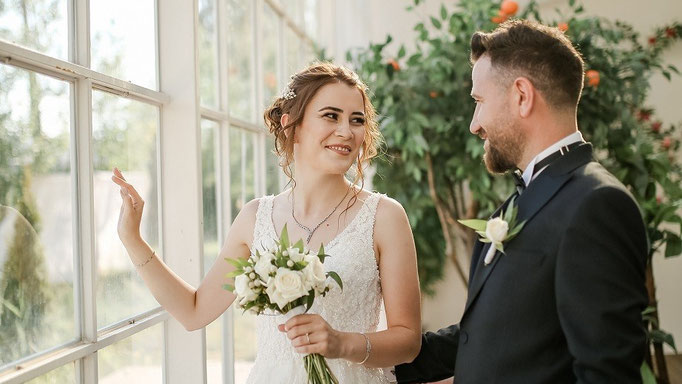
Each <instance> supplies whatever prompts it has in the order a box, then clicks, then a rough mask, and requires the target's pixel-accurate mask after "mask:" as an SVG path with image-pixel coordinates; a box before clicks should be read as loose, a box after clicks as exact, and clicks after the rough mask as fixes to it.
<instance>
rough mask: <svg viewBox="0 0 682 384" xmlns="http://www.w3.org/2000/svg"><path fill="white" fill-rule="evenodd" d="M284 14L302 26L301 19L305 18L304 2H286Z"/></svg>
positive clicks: (287, 0) (295, 0)
mask: <svg viewBox="0 0 682 384" xmlns="http://www.w3.org/2000/svg"><path fill="white" fill-rule="evenodd" d="M283 3H284V4H285V6H284V12H286V13H287V15H288V16H289V17H290V18H291V20H293V21H294V23H296V25H298V26H299V27H300V26H301V19H302V16H303V9H302V8H303V0H284V1H283Z"/></svg>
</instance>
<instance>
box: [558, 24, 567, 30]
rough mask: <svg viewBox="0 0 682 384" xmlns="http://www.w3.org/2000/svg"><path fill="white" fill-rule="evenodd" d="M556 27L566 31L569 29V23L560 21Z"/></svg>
mask: <svg viewBox="0 0 682 384" xmlns="http://www.w3.org/2000/svg"><path fill="white" fill-rule="evenodd" d="M556 27H557V28H559V30H560V31H561V32H566V31H568V24H567V23H559V24H557V26H556Z"/></svg>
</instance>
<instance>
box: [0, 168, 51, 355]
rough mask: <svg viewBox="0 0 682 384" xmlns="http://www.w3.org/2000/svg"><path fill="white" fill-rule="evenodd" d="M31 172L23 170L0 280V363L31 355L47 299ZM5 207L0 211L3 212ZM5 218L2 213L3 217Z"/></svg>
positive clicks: (47, 292)
mask: <svg viewBox="0 0 682 384" xmlns="http://www.w3.org/2000/svg"><path fill="white" fill-rule="evenodd" d="M30 188H31V171H30V168H28V167H24V172H23V178H22V180H21V196H22V199H21V200H19V201H18V206H17V208H18V210H17V212H16V213H18V214H15V215H12V218H13V219H14V233H13V237H12V240H11V243H10V245H9V247H8V250H7V260H6V261H5V263H4V265H3V269H2V279H1V280H0V300H2V307H1V308H0V345H2V347H1V348H0V351H2V354H1V355H2V359H0V362H2V363H8V362H10V361H13V360H16V359H18V358H20V357H23V356H28V355H30V354H32V353H35V352H36V351H37V350H38V349H39V348H38V345H39V340H38V338H39V337H40V336H41V333H40V330H41V329H42V326H43V324H42V323H43V315H44V313H45V308H46V306H47V305H48V302H49V299H50V292H49V289H48V284H47V271H46V270H45V258H44V252H43V248H42V245H41V243H40V239H39V238H38V232H37V230H39V228H40V226H39V221H38V220H39V216H38V212H37V209H36V207H35V204H34V203H33V201H34V199H33V196H32V194H31V190H30ZM6 209H7V208H3V210H6ZM3 216H6V217H8V216H9V215H7V214H6V213H5V214H4V215H3Z"/></svg>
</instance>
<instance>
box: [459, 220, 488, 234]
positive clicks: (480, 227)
mask: <svg viewBox="0 0 682 384" xmlns="http://www.w3.org/2000/svg"><path fill="white" fill-rule="evenodd" d="M457 221H458V222H459V223H460V224H462V225H463V226H465V227H468V228H471V229H473V230H474V231H476V232H483V233H485V227H486V225H487V224H488V222H487V221H485V220H481V219H470V220H457Z"/></svg>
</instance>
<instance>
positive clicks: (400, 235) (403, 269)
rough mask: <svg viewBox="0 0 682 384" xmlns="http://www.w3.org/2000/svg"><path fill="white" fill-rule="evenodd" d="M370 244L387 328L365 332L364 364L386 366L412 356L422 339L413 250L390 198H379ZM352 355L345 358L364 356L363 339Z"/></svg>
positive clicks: (399, 211)
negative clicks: (369, 345)
mask: <svg viewBox="0 0 682 384" xmlns="http://www.w3.org/2000/svg"><path fill="white" fill-rule="evenodd" d="M374 244H375V246H376V251H377V255H378V256H377V260H378V262H379V276H381V290H382V294H383V298H384V307H385V309H386V323H387V326H388V329H387V330H385V331H381V332H376V333H372V334H369V335H368V336H369V339H370V342H371V343H372V353H370V357H369V359H368V360H367V362H366V363H365V365H367V366H370V367H390V366H394V365H398V364H401V363H407V362H410V361H412V360H414V358H415V357H417V355H418V354H419V349H420V347H421V339H422V338H421V297H420V292H419V276H418V274H417V252H416V250H415V245H414V237H413V236H412V229H411V228H410V222H409V220H408V218H407V214H406V213H405V209H403V207H402V205H400V203H399V202H397V201H396V200H394V199H391V198H387V197H382V198H381V200H380V201H379V206H378V207H377V215H376V222H375V223H374ZM362 341H364V339H363V340H362ZM354 357H355V358H354V359H349V360H353V361H357V358H358V357H359V358H360V360H361V359H364V358H365V345H364V343H362V344H361V350H360V352H359V353H356V354H355V355H354Z"/></svg>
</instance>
